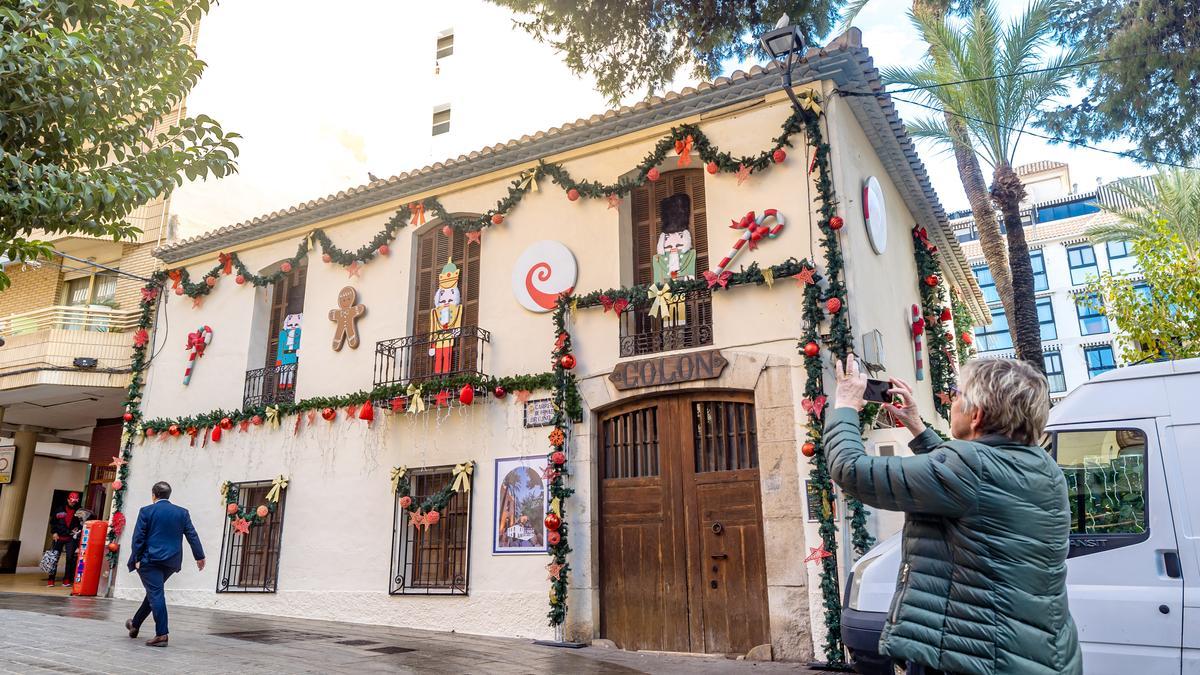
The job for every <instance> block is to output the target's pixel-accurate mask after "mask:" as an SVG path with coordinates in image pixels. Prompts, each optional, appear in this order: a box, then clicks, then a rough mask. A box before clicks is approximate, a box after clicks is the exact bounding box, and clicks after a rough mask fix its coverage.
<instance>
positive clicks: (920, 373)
mask: <svg viewBox="0 0 1200 675" xmlns="http://www.w3.org/2000/svg"><path fill="white" fill-rule="evenodd" d="M924 335H925V317H923V316H921V308H920V307H918V306H916V305H913V306H912V338H913V351H914V352H915V353H916V357H917V361H916V363H917V379H918V380H924V379H925V338H924Z"/></svg>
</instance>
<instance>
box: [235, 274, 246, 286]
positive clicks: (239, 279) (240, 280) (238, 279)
mask: <svg viewBox="0 0 1200 675" xmlns="http://www.w3.org/2000/svg"><path fill="white" fill-rule="evenodd" d="M233 281H234V283H236V284H237V285H238V286H241V285H242V284H244V283H246V277H244V276H242V275H240V274H239V275H237V276H236V277H234V278H233Z"/></svg>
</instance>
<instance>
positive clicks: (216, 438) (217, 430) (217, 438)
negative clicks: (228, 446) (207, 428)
mask: <svg viewBox="0 0 1200 675" xmlns="http://www.w3.org/2000/svg"><path fill="white" fill-rule="evenodd" d="M212 440H213V443H220V442H221V427H213V430H212Z"/></svg>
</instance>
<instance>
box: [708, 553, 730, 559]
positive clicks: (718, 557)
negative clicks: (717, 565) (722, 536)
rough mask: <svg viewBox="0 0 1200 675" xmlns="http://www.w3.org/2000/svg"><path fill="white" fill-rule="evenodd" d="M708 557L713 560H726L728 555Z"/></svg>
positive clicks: (718, 554)
mask: <svg viewBox="0 0 1200 675" xmlns="http://www.w3.org/2000/svg"><path fill="white" fill-rule="evenodd" d="M709 557H711V558H712V559H713V560H728V559H729V554H728V553H714V554H712V555H711V556H709Z"/></svg>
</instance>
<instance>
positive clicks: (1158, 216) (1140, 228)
mask: <svg viewBox="0 0 1200 675" xmlns="http://www.w3.org/2000/svg"><path fill="white" fill-rule="evenodd" d="M1111 189H1112V190H1113V191H1114V192H1116V193H1117V194H1118V195H1120V196H1122V197H1124V198H1125V201H1126V202H1127V203H1128V204H1129V206H1125V207H1119V208H1111V207H1108V206H1104V205H1101V206H1100V208H1102V209H1104V210H1105V211H1108V212H1109V213H1112V214H1113V215H1115V216H1117V217H1118V218H1120V221H1119V222H1117V223H1111V224H1107V225H1097V226H1095V227H1092V228H1091V229H1089V230H1088V231H1087V235H1088V237H1090V238H1091V239H1093V240H1095V241H1136V240H1138V239H1145V238H1147V237H1153V236H1155V231H1156V230H1155V228H1154V224H1155V223H1158V222H1163V223H1166V226H1167V228H1168V229H1169V230H1170V231H1171V232H1172V233H1174V234H1175V235H1177V236H1178V237H1179V239H1180V241H1182V242H1183V246H1184V249H1185V250H1186V251H1187V253H1188V255H1189V256H1193V257H1194V256H1196V255H1197V253H1200V171H1197V170H1195V169H1166V170H1160V171H1159V172H1158V173H1157V174H1156V175H1154V176H1151V177H1150V185H1146V183H1145V182H1143V181H1120V182H1117V183H1114V184H1112V186H1111Z"/></svg>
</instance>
